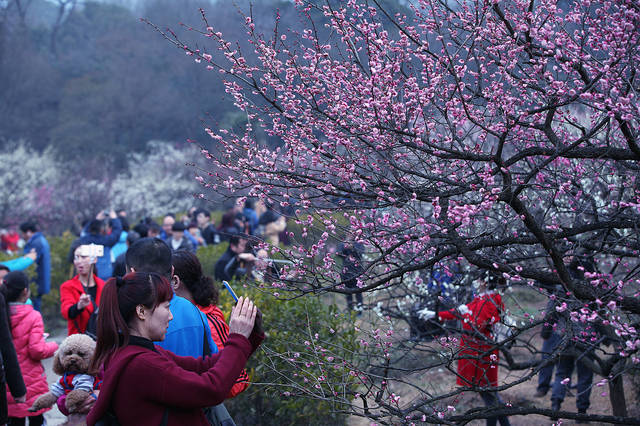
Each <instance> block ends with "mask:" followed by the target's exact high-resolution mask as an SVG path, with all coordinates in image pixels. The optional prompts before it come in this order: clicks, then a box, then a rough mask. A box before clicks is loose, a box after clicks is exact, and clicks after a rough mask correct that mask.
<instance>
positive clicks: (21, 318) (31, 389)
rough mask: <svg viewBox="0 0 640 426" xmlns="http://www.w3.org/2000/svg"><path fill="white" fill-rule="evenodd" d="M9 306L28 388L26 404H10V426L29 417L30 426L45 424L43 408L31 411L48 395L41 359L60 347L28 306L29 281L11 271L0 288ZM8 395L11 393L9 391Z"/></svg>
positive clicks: (12, 326) (17, 349)
mask: <svg viewBox="0 0 640 426" xmlns="http://www.w3.org/2000/svg"><path fill="white" fill-rule="evenodd" d="M0 290H2V292H3V294H4V297H5V299H6V301H7V304H8V311H9V313H10V322H11V335H12V336H13V344H14V346H15V348H16V354H17V355H18V362H19V363H20V370H21V371H22V376H23V378H24V383H25V385H26V386H27V401H26V402H24V403H16V402H12V401H13V398H8V401H9V407H8V408H9V424H10V425H24V424H25V418H26V417H29V425H30V426H33V425H42V423H43V421H44V417H43V415H42V414H43V413H44V412H45V411H47V410H49V409H44V410H41V411H38V412H35V413H30V412H29V411H28V409H29V407H31V406H32V405H33V403H34V402H35V400H36V398H38V396H40V395H42V394H43V393H47V392H48V391H49V388H48V386H47V378H46V376H45V373H44V367H43V366H42V362H41V361H42V360H43V359H45V358H49V357H51V356H53V354H54V352H55V351H56V349H58V344H57V343H55V342H49V343H47V342H46V341H45V336H44V324H43V322H42V316H41V315H40V313H39V312H38V311H36V310H34V309H33V306H31V305H28V304H27V303H26V302H27V299H28V298H29V293H30V292H29V279H28V278H27V276H26V275H25V274H24V272H21V271H14V272H10V273H9V274H8V275H7V276H6V277H5V279H4V284H3V285H2V286H1V287H0ZM7 392H8V391H7Z"/></svg>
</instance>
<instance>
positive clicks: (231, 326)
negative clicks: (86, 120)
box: [0, 201, 597, 426]
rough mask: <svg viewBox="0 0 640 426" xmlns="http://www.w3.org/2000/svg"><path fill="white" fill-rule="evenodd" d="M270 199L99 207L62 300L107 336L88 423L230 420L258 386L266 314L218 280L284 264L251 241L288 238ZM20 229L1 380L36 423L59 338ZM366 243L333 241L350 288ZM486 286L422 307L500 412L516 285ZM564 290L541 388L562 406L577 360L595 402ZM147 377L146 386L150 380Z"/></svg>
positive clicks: (7, 412) (546, 336) (44, 254)
mask: <svg viewBox="0 0 640 426" xmlns="http://www.w3.org/2000/svg"><path fill="white" fill-rule="evenodd" d="M263 207H264V208H263V209H262V210H261V209H260V208H255V205H254V204H253V203H252V202H251V201H247V202H245V203H244V205H240V204H236V205H234V206H233V207H231V208H229V209H228V210H227V211H226V212H225V213H224V215H223V216H222V220H221V223H220V224H219V225H218V226H215V224H214V222H213V221H212V219H211V214H210V212H208V211H207V210H204V209H196V208H193V209H190V210H189V212H188V213H187V214H185V215H184V216H182V217H180V218H176V217H175V216H174V215H172V214H167V215H166V216H165V217H164V218H163V220H162V224H159V223H157V222H155V221H154V220H152V219H150V218H144V219H142V220H141V221H140V222H139V223H137V224H136V225H135V226H133V227H130V226H129V223H128V219H127V215H126V212H125V211H123V210H121V211H118V212H116V211H114V210H111V211H100V212H99V213H98V214H97V215H96V217H95V218H94V219H92V220H90V221H88V222H87V223H86V224H85V226H84V228H83V230H82V232H81V234H80V235H79V236H78V238H77V239H76V240H75V241H74V242H73V243H72V245H71V247H70V251H69V260H70V261H71V263H72V264H73V266H74V271H75V273H74V276H73V277H71V278H70V279H69V280H67V281H65V282H64V283H62V284H61V285H60V306H61V315H62V317H63V318H64V319H65V320H66V321H67V332H68V335H69V336H71V335H74V334H79V333H81V334H87V335H89V336H91V337H92V338H93V339H95V340H96V342H97V344H96V349H95V354H94V356H93V358H92V362H91V372H92V374H93V375H95V377H96V378H97V379H96V383H97V382H99V383H101V387H100V389H99V392H96V393H92V398H87V401H86V404H84V405H83V406H82V413H83V415H87V413H88V417H87V422H88V424H99V422H100V421H101V420H104V419H105V418H106V417H109V416H111V417H113V418H117V419H118V421H119V422H120V423H121V424H147V423H149V424H151V423H153V424H203V425H204V424H227V425H228V424H233V423H232V420H231V418H230V416H229V414H228V412H227V411H226V409H225V407H224V404H223V401H224V400H225V399H226V398H231V397H234V396H236V395H238V394H239V393H241V392H242V391H244V390H245V389H247V387H248V386H249V376H248V374H247V371H246V370H245V369H244V367H245V364H246V361H247V359H248V358H249V357H250V356H251V354H252V353H253V352H254V351H255V349H256V348H257V347H258V345H259V344H260V342H261V341H262V339H263V338H264V333H263V331H262V325H261V313H260V311H259V310H258V309H257V308H256V307H255V306H254V305H253V303H252V302H251V301H249V300H248V299H245V298H240V300H239V301H238V304H237V305H236V307H235V308H234V309H233V311H232V313H231V316H230V321H229V323H227V322H226V321H225V316H224V313H223V312H222V311H221V310H220V308H219V307H218V306H217V304H218V296H219V288H220V286H219V284H216V282H215V281H218V282H221V281H231V280H233V279H234V278H243V277H246V276H247V275H252V274H256V276H260V278H261V279H263V280H265V281H267V280H270V279H275V278H276V277H277V276H278V267H277V265H275V264H273V263H269V262H267V261H266V260H268V259H267V257H268V256H267V252H266V250H264V249H259V248H258V247H257V246H255V244H254V243H255V241H256V240H257V239H264V240H268V241H269V242H270V243H272V244H279V243H286V241H287V236H288V234H287V232H286V218H285V216H284V215H282V214H280V213H279V212H277V211H275V210H274V208H273V206H263ZM20 231H21V234H22V235H21V238H22V240H23V241H22V243H21V242H20V239H18V240H16V239H15V238H14V237H11V238H7V239H6V240H7V241H10V242H11V244H14V245H13V246H10V247H11V248H10V250H13V252H15V251H17V250H18V249H19V248H20V247H22V250H23V255H22V256H18V257H16V258H14V259H12V260H10V261H5V262H2V263H1V264H0V282H1V283H2V285H1V286H0V289H1V291H0V338H1V342H2V344H1V349H2V350H1V355H2V358H1V360H0V367H2V366H4V371H5V373H4V374H0V377H5V380H6V383H7V392H6V393H5V394H3V396H2V399H3V400H1V401H0V425H2V424H5V423H6V422H7V420H8V424H10V425H23V424H26V420H27V419H28V421H29V424H30V425H38V424H42V423H43V419H44V418H43V413H44V412H45V411H46V408H43V409H33V405H34V401H36V398H38V396H39V395H42V394H43V393H45V392H46V391H47V385H46V378H45V376H44V370H43V367H42V363H41V361H42V360H43V359H45V358H48V357H51V356H53V354H54V352H55V351H56V350H57V349H58V346H57V344H56V343H53V342H47V341H46V337H47V334H46V333H44V325H43V320H42V317H41V315H40V314H39V312H38V311H39V308H40V303H41V297H42V295H44V294H47V292H48V291H49V289H50V286H51V282H50V269H51V259H50V253H49V245H48V242H47V240H46V238H45V237H44V235H43V234H42V232H39V230H38V228H37V225H36V224H35V223H33V222H25V223H23V224H21V225H20ZM4 240H5V239H3V241H4ZM222 242H227V243H228V246H227V250H226V251H225V252H224V253H223V254H222V256H221V257H220V258H219V259H218V260H217V262H216V264H215V268H214V277H209V276H206V275H205V274H204V273H203V268H202V265H201V264H200V261H199V259H198V257H197V255H196V253H197V249H198V247H203V246H206V245H212V244H219V243H222ZM7 247H9V246H7ZM364 251H365V250H364V246H363V245H362V244H361V243H359V242H357V241H355V240H354V239H353V238H352V237H349V236H347V237H346V238H345V241H344V242H343V243H342V244H340V245H339V246H338V247H337V249H336V251H335V254H336V255H337V256H338V257H340V258H342V269H341V274H340V276H341V280H342V282H343V283H344V284H345V287H346V288H350V289H356V288H357V287H358V281H360V280H362V279H363V274H364V271H365V268H364V265H363V255H364ZM33 264H36V265H37V268H36V271H35V275H36V277H35V284H36V286H35V288H36V289H37V290H36V291H37V293H36V294H31V293H30V285H29V279H28V278H27V275H25V273H24V272H23V271H24V269H26V268H28V267H29V266H31V265H33ZM591 266H592V265H584V264H579V265H578V264H577V263H575V262H573V263H572V266H571V267H570V270H571V272H572V274H573V275H574V277H575V278H578V279H579V278H580V276H579V275H580V273H581V271H584V270H585V269H586V270H590V269H589V268H590V267H591ZM214 278H215V280H214ZM476 284H477V286H476V288H475V289H474V295H473V299H472V300H471V301H470V302H469V303H466V304H462V305H460V306H458V307H457V308H453V309H445V310H440V311H431V310H429V309H423V310H422V311H421V312H420V320H421V321H424V322H432V323H433V322H437V323H439V324H440V325H442V324H445V323H447V322H450V321H455V322H457V323H458V324H459V327H460V332H461V338H460V340H459V345H460V350H459V353H458V355H457V358H458V365H457V367H458V369H457V385H458V386H461V387H463V388H469V389H472V390H474V391H477V392H478V393H479V395H480V397H481V398H482V400H483V401H484V403H485V404H486V406H487V407H489V408H490V409H493V410H495V409H499V408H500V407H503V406H504V405H503V402H502V400H501V398H500V396H499V395H498V392H496V390H495V389H496V388H497V386H498V362H499V358H500V353H499V352H500V351H499V348H498V346H497V345H496V329H495V326H496V324H498V323H500V322H501V321H502V319H503V317H504V310H505V309H504V303H503V301H502V298H501V294H500V289H501V288H503V287H504V286H505V285H506V282H505V279H504V278H503V277H502V276H501V275H499V274H495V273H490V272H486V273H484V275H482V276H481V278H479V279H478V280H477V281H476ZM559 291H560V288H559V287H558V292H559ZM355 297H356V301H355V303H354V301H353V296H352V295H351V294H349V295H347V304H348V308H349V309H354V310H356V311H357V314H358V315H360V314H361V312H362V309H363V299H362V294H361V293H356V294H355ZM554 300H556V298H552V299H551V300H550V305H549V307H548V308H547V314H548V315H547V319H546V322H545V327H544V328H543V330H542V333H541V335H542V338H543V346H542V350H541V352H542V362H541V364H540V365H541V367H540V374H539V385H538V391H537V394H536V396H538V397H543V396H545V395H546V393H547V392H548V390H549V389H550V388H551V389H552V395H551V402H552V408H553V409H554V410H560V406H561V404H562V402H563V400H564V398H565V396H566V393H567V391H568V390H569V389H570V378H571V375H572V373H573V370H574V369H577V373H578V383H577V392H578V393H577V398H576V403H577V408H578V411H579V412H580V413H586V411H587V409H588V408H589V396H590V389H591V386H592V381H593V372H592V371H591V370H590V369H589V368H588V366H587V363H585V362H584V361H585V359H586V358H589V357H590V356H591V355H592V353H593V349H594V348H593V346H592V347H590V348H586V347H585V348H583V349H584V350H583V351H581V352H580V351H578V352H576V351H575V345H574V346H573V348H572V350H571V351H569V350H568V349H562V350H560V349H559V348H560V344H561V342H562V340H563V332H564V331H565V328H567V327H568V326H569V325H568V322H567V318H565V317H566V315H563V314H561V313H560V312H559V311H557V310H556V309H555V305H554V303H555V302H554ZM440 329H442V330H445V329H446V328H445V327H442V326H440ZM583 331H584V332H585V333H597V331H594V330H583ZM564 347H565V348H566V345H565V346H564ZM558 351H560V354H559V355H558ZM554 367H557V371H556V376H555V380H554V381H553V383H551V382H552V373H553V369H554ZM157 371H163V374H162V375H158V374H156V373H157ZM20 372H21V373H20ZM0 373H1V372H0ZM138 383H146V385H145V387H144V389H140V387H139V386H136V384H138ZM96 395H97V398H96ZM57 404H58V407H59V408H60V410H61V411H62V412H63V413H65V414H69V415H72V414H73V413H71V412H69V410H68V407H67V404H66V395H62V396H61V397H60V398H59V399H58V400H57ZM134 408H135V409H134ZM216 422H217V423H216ZM225 422H226V423H225ZM229 422H231V423H229ZM497 423H500V424H501V425H502V426H505V425H509V424H510V423H509V419H508V418H507V417H506V416H505V415H503V414H499V415H494V416H491V415H489V416H488V419H487V424H488V425H491V426H492V425H496V424H497Z"/></svg>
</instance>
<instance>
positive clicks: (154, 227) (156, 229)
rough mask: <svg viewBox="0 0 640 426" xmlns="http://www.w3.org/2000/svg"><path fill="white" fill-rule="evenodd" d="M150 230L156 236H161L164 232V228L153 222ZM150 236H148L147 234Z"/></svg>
mask: <svg viewBox="0 0 640 426" xmlns="http://www.w3.org/2000/svg"><path fill="white" fill-rule="evenodd" d="M149 230H152V231H154V232H155V233H156V234H159V233H161V232H162V226H160V225H158V224H157V223H156V222H151V223H150V224H149ZM147 235H148V234H147Z"/></svg>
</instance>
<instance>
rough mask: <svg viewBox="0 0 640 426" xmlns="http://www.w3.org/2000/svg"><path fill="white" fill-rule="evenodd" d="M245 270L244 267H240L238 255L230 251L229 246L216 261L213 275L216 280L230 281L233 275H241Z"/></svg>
mask: <svg viewBox="0 0 640 426" xmlns="http://www.w3.org/2000/svg"><path fill="white" fill-rule="evenodd" d="M246 272H247V271H246V269H245V268H241V267H240V261H239V260H238V256H237V255H236V253H234V252H233V251H231V248H228V249H227V251H225V252H224V253H223V254H222V256H220V259H218V261H217V262H216V267H215V277H216V280H218V281H223V280H226V281H231V280H232V279H233V278H234V277H236V276H242V275H244V274H246Z"/></svg>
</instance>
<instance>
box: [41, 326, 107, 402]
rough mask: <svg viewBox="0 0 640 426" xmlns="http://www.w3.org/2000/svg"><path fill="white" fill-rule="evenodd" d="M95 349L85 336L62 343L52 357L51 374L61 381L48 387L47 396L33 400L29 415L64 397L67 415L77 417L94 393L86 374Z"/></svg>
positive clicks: (93, 343)
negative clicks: (65, 396)
mask: <svg viewBox="0 0 640 426" xmlns="http://www.w3.org/2000/svg"><path fill="white" fill-rule="evenodd" d="M95 349H96V342H95V341H94V340H93V339H92V338H91V337H89V336H87V335H86V334H72V335H71V336H69V337H67V338H66V339H64V340H63V341H62V343H61V344H60V347H59V348H58V350H57V351H56V354H55V355H54V357H53V371H54V373H56V374H58V375H60V376H62V377H61V378H60V380H59V381H57V382H55V383H54V384H52V385H51V386H50V387H49V392H47V393H45V394H44V395H41V396H40V397H38V399H36V402H34V404H33V406H32V407H31V408H30V409H29V411H34V412H35V411H38V410H41V409H43V408H48V407H51V406H53V404H55V403H56V401H57V400H58V398H59V397H60V396H62V395H64V394H66V395H67V398H66V407H67V410H69V413H70V414H74V413H77V412H78V410H79V408H80V407H81V406H82V405H83V403H84V402H85V400H86V399H87V397H89V395H91V394H92V393H93V391H94V383H95V377H94V376H92V375H90V374H88V371H89V364H90V363H91V358H93V352H94V351H95Z"/></svg>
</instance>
